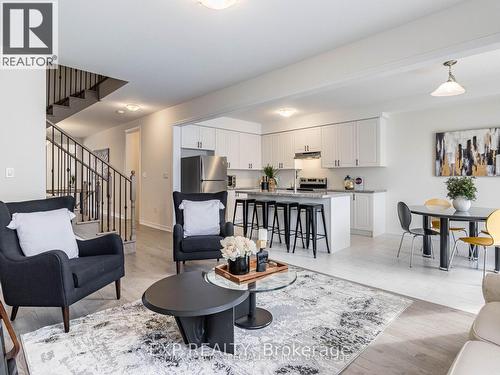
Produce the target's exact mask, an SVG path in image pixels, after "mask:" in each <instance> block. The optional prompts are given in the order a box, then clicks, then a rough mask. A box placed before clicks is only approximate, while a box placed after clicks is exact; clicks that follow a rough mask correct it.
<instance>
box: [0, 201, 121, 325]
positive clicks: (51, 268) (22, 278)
mask: <svg viewBox="0 0 500 375" xmlns="http://www.w3.org/2000/svg"><path fill="white" fill-rule="evenodd" d="M74 207H75V199H74V198H73V197H60V198H52V199H43V200H36V201H27V202H16V203H4V202H0V281H1V284H2V292H3V296H4V300H5V303H6V304H8V305H10V306H12V314H11V320H14V319H15V318H16V314H17V311H18V309H19V307H20V306H36V307H61V308H62V313H63V321H64V330H65V332H69V306H70V305H72V304H73V303H75V302H77V301H79V300H81V299H82V298H84V297H86V296H88V295H89V294H91V293H94V292H95V291H97V290H99V289H101V288H102V287H104V286H106V285H108V284H110V283H112V282H115V286H116V297H117V298H118V299H120V279H121V278H122V277H123V276H124V275H125V267H124V256H123V242H122V240H121V238H120V237H119V236H118V235H116V234H109V235H106V236H102V237H98V238H95V239H91V240H86V241H77V244H78V250H79V257H78V258H75V259H69V258H68V256H67V255H66V253H64V252H63V251H61V250H56V249H55V250H52V251H48V252H46V253H43V254H39V255H36V256H32V257H26V256H24V254H23V252H22V250H21V247H20V245H19V240H18V237H17V233H16V231H13V230H11V229H8V228H6V226H7V225H8V224H9V222H10V220H11V218H12V214H13V213H16V212H38V211H50V210H56V209H60V208H67V209H68V210H70V211H73V210H74Z"/></svg>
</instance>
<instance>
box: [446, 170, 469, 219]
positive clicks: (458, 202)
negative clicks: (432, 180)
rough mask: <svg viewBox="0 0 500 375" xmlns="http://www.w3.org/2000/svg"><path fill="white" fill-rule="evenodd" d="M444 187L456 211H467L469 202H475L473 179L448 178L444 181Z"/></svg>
mask: <svg viewBox="0 0 500 375" xmlns="http://www.w3.org/2000/svg"><path fill="white" fill-rule="evenodd" d="M446 187H447V188H448V197H449V198H450V199H453V202H452V203H453V207H455V210H457V211H468V210H469V208H470V206H471V201H475V200H476V193H477V188H476V185H475V184H474V178H473V177H450V178H449V179H448V180H446Z"/></svg>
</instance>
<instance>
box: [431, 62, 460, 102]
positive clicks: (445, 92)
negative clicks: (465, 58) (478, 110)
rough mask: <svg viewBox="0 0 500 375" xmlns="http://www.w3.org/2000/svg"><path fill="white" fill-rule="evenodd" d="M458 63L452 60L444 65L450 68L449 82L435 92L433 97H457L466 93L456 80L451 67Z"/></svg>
mask: <svg viewBox="0 0 500 375" xmlns="http://www.w3.org/2000/svg"><path fill="white" fill-rule="evenodd" d="M456 63H457V61H456V60H450V61H446V62H445V63H443V65H444V66H446V67H447V68H448V81H446V82H445V83H443V84H441V85H440V86H439V87H438V88H437V89H436V90H434V91H433V92H432V93H431V95H432V96H455V95H462V94H464V93H465V89H464V88H463V87H462V86H461V85H460V84H459V83H458V82H457V81H456V80H455V76H454V75H453V73H452V72H451V67H452V66H453V65H455V64H456Z"/></svg>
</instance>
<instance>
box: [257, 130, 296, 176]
mask: <svg viewBox="0 0 500 375" xmlns="http://www.w3.org/2000/svg"><path fill="white" fill-rule="evenodd" d="M294 157H295V150H294V133H293V132H286V133H278V134H270V135H264V136H262V166H266V165H268V164H269V165H272V166H273V167H274V168H277V169H293V167H294Z"/></svg>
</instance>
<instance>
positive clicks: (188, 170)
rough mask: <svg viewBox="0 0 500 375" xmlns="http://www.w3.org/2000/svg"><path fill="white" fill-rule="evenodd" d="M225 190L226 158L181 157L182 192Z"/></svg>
mask: <svg viewBox="0 0 500 375" xmlns="http://www.w3.org/2000/svg"><path fill="white" fill-rule="evenodd" d="M226 190H227V158H226V157H225V156H224V157H221V156H192V157H188V158H182V159H181V191H182V192H183V193H217V192H219V191H226Z"/></svg>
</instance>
